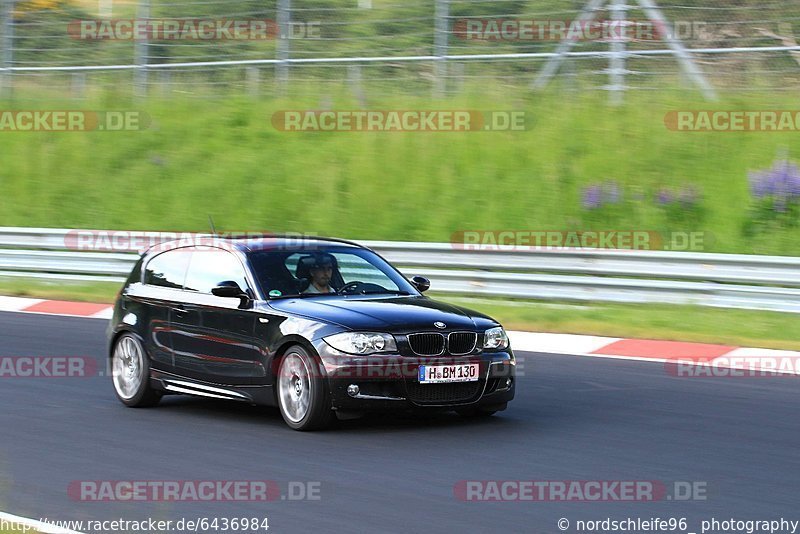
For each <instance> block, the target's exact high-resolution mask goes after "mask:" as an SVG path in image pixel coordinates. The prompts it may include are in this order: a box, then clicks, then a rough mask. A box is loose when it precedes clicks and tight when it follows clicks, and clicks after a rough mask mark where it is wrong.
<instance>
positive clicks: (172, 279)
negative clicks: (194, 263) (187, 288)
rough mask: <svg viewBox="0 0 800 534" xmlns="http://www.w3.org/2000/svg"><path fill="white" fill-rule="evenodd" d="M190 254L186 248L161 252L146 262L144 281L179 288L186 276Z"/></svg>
mask: <svg viewBox="0 0 800 534" xmlns="http://www.w3.org/2000/svg"><path fill="white" fill-rule="evenodd" d="M190 257H191V254H190V253H189V251H188V250H186V249H178V250H169V251H167V252H163V253H161V254H159V255H158V256H156V257H155V258H153V259H152V260H150V261H149V262H147V267H146V268H145V270H144V283H145V284H150V285H152V286H160V287H171V288H175V289H180V288H182V287H183V280H184V278H186V269H187V268H188V267H189V258H190Z"/></svg>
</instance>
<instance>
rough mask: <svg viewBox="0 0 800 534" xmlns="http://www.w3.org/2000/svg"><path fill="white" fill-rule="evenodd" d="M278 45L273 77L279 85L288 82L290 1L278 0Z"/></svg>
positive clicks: (290, 22)
mask: <svg viewBox="0 0 800 534" xmlns="http://www.w3.org/2000/svg"><path fill="white" fill-rule="evenodd" d="M277 23H278V36H277V37H278V44H277V47H276V54H277V57H276V59H277V60H278V61H279V63H278V64H277V66H276V67H275V75H276V76H277V78H278V83H279V84H280V85H284V84H286V82H288V81H289V64H288V63H287V62H286V61H287V60H288V59H289V55H290V53H291V49H290V47H289V37H290V36H291V30H292V29H291V27H290V26H291V24H292V0H278V12H277Z"/></svg>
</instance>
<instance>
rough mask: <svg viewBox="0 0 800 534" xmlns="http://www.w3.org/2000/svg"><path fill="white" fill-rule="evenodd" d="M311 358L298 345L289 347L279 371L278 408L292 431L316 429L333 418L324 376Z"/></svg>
mask: <svg viewBox="0 0 800 534" xmlns="http://www.w3.org/2000/svg"><path fill="white" fill-rule="evenodd" d="M318 369H319V368H318V367H317V365H316V362H315V360H314V358H313V357H312V356H311V355H310V354H309V353H308V351H306V349H304V348H303V347H301V346H300V345H295V346H292V347H290V348H289V349H288V350H287V351H286V354H285V355H284V356H283V358H282V359H281V364H280V367H279V369H278V378H277V382H278V406H279V408H280V411H281V415H282V416H283V420H284V421H286V424H287V425H289V426H290V427H292V428H293V429H295V430H315V429H319V428H324V427H326V426H328V425H329V424H330V423H331V421H332V419H333V415H334V414H333V411H332V410H331V404H330V397H329V395H328V389H327V387H326V385H325V379H324V377H322V376H320V372H319V370H318Z"/></svg>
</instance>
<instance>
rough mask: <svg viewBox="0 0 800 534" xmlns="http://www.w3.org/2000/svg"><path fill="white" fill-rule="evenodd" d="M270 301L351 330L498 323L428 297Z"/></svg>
mask: <svg viewBox="0 0 800 534" xmlns="http://www.w3.org/2000/svg"><path fill="white" fill-rule="evenodd" d="M269 305H270V306H271V307H272V308H273V309H275V310H278V311H281V312H284V313H289V314H292V315H300V316H303V317H308V318H312V319H315V320H318V321H322V322H327V323H336V324H338V325H341V326H343V327H345V328H348V329H351V330H366V331H385V332H391V333H401V334H402V333H408V332H420V331H431V330H433V331H435V330H437V328H436V327H435V326H434V323H436V322H442V323H444V324H445V325H447V326H446V331H452V330H476V329H477V330H481V329H486V328H491V327H492V326H494V325H496V324H497V322H496V321H494V320H493V319H491V318H490V317H487V316H486V315H483V314H481V313H478V312H475V311H472V310H468V309H466V308H461V307H459V306H453V305H451V304H447V303H444V302H439V301H436V300H432V299H429V298H426V297H390V298H386V297H383V298H376V297H320V298H304V299H287V300H273V301H270V303H269Z"/></svg>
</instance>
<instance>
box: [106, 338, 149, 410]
mask: <svg viewBox="0 0 800 534" xmlns="http://www.w3.org/2000/svg"><path fill="white" fill-rule="evenodd" d="M111 381H112V382H113V383H114V392H115V393H116V394H117V398H118V399H119V400H120V401H121V402H122V403H123V404H124V405H126V406H130V407H131V408H144V407H147V406H155V405H156V404H158V401H160V400H161V396H162V394H161V392H159V391H155V390H153V389H152V388H151V387H150V360H149V358H148V357H147V354H146V353H145V350H144V347H143V346H142V343H141V342H140V341H139V339H138V338H137V337H136V336H134V335H132V334H123V335H121V336H120V337H119V339H117V342H116V343H115V344H114V352H113V353H112V355H111Z"/></svg>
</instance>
